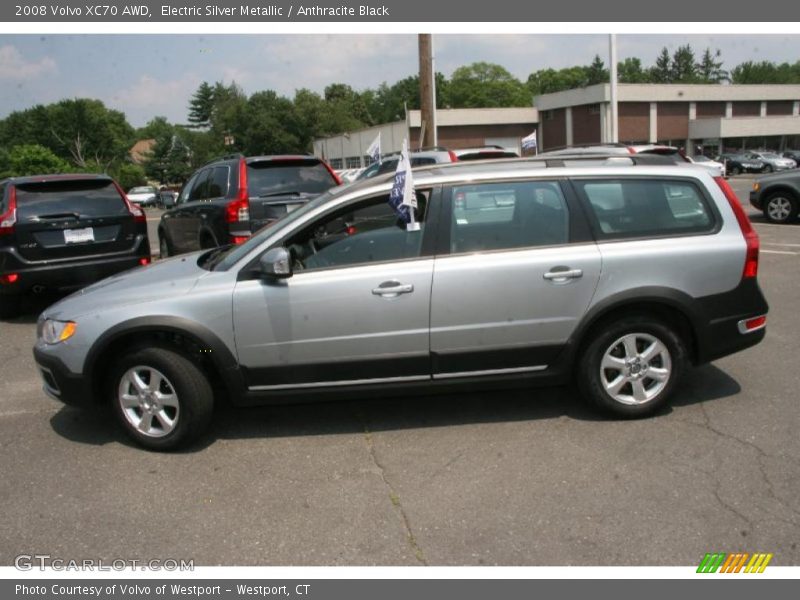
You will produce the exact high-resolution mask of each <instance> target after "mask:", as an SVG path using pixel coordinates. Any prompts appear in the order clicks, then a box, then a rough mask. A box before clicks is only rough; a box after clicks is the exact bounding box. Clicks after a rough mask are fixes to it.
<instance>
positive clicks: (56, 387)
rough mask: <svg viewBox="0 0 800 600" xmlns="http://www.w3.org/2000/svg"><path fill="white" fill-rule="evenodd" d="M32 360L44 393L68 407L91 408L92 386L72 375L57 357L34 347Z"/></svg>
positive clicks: (77, 375)
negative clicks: (34, 362) (40, 379)
mask: <svg viewBox="0 0 800 600" xmlns="http://www.w3.org/2000/svg"><path fill="white" fill-rule="evenodd" d="M33 358H34V360H35V361H36V367H37V369H38V370H39V375H40V376H41V378H42V382H43V389H44V392H45V393H46V394H47V395H48V396H50V397H51V398H54V399H55V400H60V401H61V402H63V403H64V404H69V405H70V406H91V405H92V404H93V403H94V402H93V394H92V386H91V384H90V382H88V381H86V380H85V379H84V377H83V376H82V375H80V374H77V373H72V372H71V371H70V370H69V369H68V368H67V367H66V365H64V363H62V362H61V360H59V359H58V358H57V357H55V356H50V355H49V354H46V353H44V352H42V351H41V350H40V349H39V348H36V347H34V349H33Z"/></svg>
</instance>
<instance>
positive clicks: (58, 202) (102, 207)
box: [16, 180, 128, 221]
mask: <svg viewBox="0 0 800 600" xmlns="http://www.w3.org/2000/svg"><path fill="white" fill-rule="evenodd" d="M16 190H17V218H18V219H19V220H21V221H25V220H30V219H36V218H38V217H47V216H59V215H72V214H77V215H79V216H81V217H110V216H117V215H127V214H128V207H127V206H126V204H125V202H124V201H123V199H122V197H121V196H120V195H119V192H118V191H117V188H116V187H115V186H114V184H113V183H112V182H111V181H108V180H90V181H86V180H66V181H48V182H43V183H42V182H36V183H22V184H17V185H16Z"/></svg>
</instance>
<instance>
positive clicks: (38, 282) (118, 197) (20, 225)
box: [0, 175, 150, 316]
mask: <svg viewBox="0 0 800 600" xmlns="http://www.w3.org/2000/svg"><path fill="white" fill-rule="evenodd" d="M149 262H150V243H149V241H148V239H147V222H146V219H145V215H144V212H142V209H141V208H139V207H138V206H134V205H133V204H131V203H130V202H129V201H128V199H127V197H126V196H125V194H124V192H123V191H122V189H121V188H120V187H119V186H118V185H117V183H116V182H115V181H114V180H113V179H111V178H110V177H108V176H107V175H35V176H30V177H11V178H8V179H3V180H0V316H10V315H11V314H13V313H14V312H16V310H17V308H18V305H19V303H20V300H21V299H22V298H24V296H25V295H26V294H29V293H36V292H42V291H45V290H48V289H52V290H65V289H75V288H80V287H83V286H85V285H88V284H89V283H93V282H95V281H98V280H100V279H103V278H104V277H108V276H110V275H113V274H115V273H119V272H120V271H125V270H127V269H130V268H132V267H135V266H137V265H146V264H148V263H149Z"/></svg>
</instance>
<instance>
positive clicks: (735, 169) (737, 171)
mask: <svg viewBox="0 0 800 600" xmlns="http://www.w3.org/2000/svg"><path fill="white" fill-rule="evenodd" d="M741 173H742V170H741V169H740V168H739V167H733V168H731V175H733V176H734V177H736V176H737V175H741Z"/></svg>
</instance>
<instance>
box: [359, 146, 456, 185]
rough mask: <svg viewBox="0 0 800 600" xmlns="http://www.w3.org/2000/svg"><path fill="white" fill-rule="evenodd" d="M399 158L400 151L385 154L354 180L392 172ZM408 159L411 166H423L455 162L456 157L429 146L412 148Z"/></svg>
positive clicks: (446, 151)
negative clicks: (427, 147)
mask: <svg viewBox="0 0 800 600" xmlns="http://www.w3.org/2000/svg"><path fill="white" fill-rule="evenodd" d="M399 160H400V153H399V152H396V153H393V154H385V155H383V157H381V161H380V162H376V163H372V164H371V165H370V166H368V167H367V168H366V169H364V170H363V171H361V173H360V174H359V175H358V177H356V181H360V180H362V179H370V178H372V177H375V176H377V175H383V174H384V173H394V172H395V171H396V170H397V163H398V161H399ZM408 160H409V162H411V167H412V168H414V167H424V166H429V165H436V164H443V163H451V162H456V161H457V160H458V158H457V157H456V155H455V153H454V152H452V151H450V150H447V149H445V148H431V149H427V150H414V151H412V152H409V153H408Z"/></svg>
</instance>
